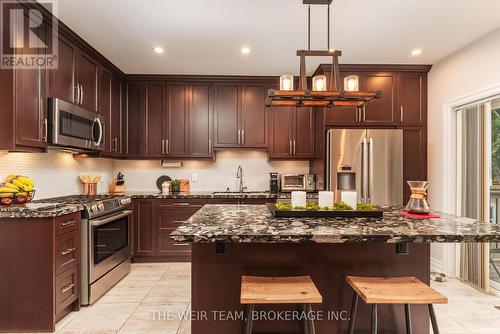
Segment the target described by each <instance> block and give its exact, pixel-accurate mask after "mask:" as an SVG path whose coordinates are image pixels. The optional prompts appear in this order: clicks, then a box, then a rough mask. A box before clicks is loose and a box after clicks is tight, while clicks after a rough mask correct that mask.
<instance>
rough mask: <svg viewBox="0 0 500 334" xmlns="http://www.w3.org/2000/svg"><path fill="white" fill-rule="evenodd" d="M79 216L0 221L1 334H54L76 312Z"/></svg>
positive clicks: (77, 298) (78, 305)
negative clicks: (65, 319) (66, 318)
mask: <svg viewBox="0 0 500 334" xmlns="http://www.w3.org/2000/svg"><path fill="white" fill-rule="evenodd" d="M80 251H81V250H80V212H75V213H72V214H68V215H63V216H59V217H55V218H3V219H0V263H1V264H2V272H3V273H8V274H3V275H0V295H1V296H2V298H0V312H1V314H2V317H0V332H53V331H54V329H55V324H56V323H57V322H58V321H59V320H61V319H62V318H64V317H65V316H66V315H68V314H69V313H70V312H71V311H78V310H80Z"/></svg>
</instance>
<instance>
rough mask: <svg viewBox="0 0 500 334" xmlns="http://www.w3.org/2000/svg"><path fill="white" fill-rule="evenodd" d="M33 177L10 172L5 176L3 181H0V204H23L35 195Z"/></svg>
mask: <svg viewBox="0 0 500 334" xmlns="http://www.w3.org/2000/svg"><path fill="white" fill-rule="evenodd" d="M34 185H35V184H34V182H33V179H31V178H29V177H27V176H23V175H15V174H11V175H9V176H7V178H6V179H5V182H2V183H0V204H2V205H11V204H24V203H27V202H29V201H31V200H32V199H33V197H34V196H35V190H34V189H33V188H34Z"/></svg>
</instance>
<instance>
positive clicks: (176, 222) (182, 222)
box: [172, 220, 186, 224]
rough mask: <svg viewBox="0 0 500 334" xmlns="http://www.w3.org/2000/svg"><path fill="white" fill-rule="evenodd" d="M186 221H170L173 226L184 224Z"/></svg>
mask: <svg viewBox="0 0 500 334" xmlns="http://www.w3.org/2000/svg"><path fill="white" fill-rule="evenodd" d="M185 222H186V221H185V220H172V223H175V224H178V223H180V224H184V223H185Z"/></svg>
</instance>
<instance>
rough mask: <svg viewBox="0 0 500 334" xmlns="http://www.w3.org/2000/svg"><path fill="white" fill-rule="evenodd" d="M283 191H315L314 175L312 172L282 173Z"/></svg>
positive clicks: (281, 183)
mask: <svg viewBox="0 0 500 334" xmlns="http://www.w3.org/2000/svg"><path fill="white" fill-rule="evenodd" d="M280 185H281V191H283V192H289V191H309V192H313V191H315V182H314V175H311V174H281V178H280Z"/></svg>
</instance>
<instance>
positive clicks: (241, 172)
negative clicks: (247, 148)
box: [236, 166, 248, 193]
mask: <svg viewBox="0 0 500 334" xmlns="http://www.w3.org/2000/svg"><path fill="white" fill-rule="evenodd" d="M236 178H238V179H240V188H239V192H240V193H242V192H244V191H245V190H247V189H248V187H246V186H245V187H244V186H243V168H241V166H238V170H237V171H236Z"/></svg>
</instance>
